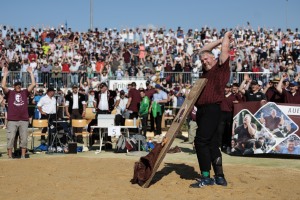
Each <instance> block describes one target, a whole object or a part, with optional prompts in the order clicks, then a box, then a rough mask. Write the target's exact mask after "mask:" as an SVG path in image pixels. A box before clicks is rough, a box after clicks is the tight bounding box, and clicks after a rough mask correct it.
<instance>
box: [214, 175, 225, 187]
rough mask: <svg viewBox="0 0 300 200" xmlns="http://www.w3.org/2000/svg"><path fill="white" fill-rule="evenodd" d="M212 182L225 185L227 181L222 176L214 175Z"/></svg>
mask: <svg viewBox="0 0 300 200" xmlns="http://www.w3.org/2000/svg"><path fill="white" fill-rule="evenodd" d="M214 182H215V184H217V185H221V186H227V181H226V179H225V178H224V177H222V176H214Z"/></svg>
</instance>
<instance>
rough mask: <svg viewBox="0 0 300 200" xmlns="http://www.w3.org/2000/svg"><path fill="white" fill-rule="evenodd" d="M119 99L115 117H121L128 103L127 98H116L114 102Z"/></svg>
mask: <svg viewBox="0 0 300 200" xmlns="http://www.w3.org/2000/svg"><path fill="white" fill-rule="evenodd" d="M119 99H120V103H119V105H118V107H117V113H116V114H117V115H122V113H123V112H124V110H125V109H126V105H127V102H128V98H126V97H124V98H123V99H122V98H120V97H119V96H118V97H117V98H116V100H119Z"/></svg>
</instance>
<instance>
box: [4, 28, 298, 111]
mask: <svg viewBox="0 0 300 200" xmlns="http://www.w3.org/2000/svg"><path fill="white" fill-rule="evenodd" d="M228 30H231V31H232V32H233V35H234V42H233V43H232V45H231V47H230V66H231V71H232V75H231V79H230V83H231V84H233V88H234V87H235V86H236V87H238V86H239V85H240V84H241V83H243V82H242V81H243V78H239V79H238V77H237V76H236V75H235V72H241V73H247V72H250V75H249V76H247V77H246V78H247V80H246V82H248V83H251V81H252V80H254V81H258V84H259V85H260V86H261V87H260V88H259V89H260V90H261V91H262V90H263V89H266V90H267V89H268V88H269V87H270V84H269V83H271V82H272V79H274V80H275V79H276V80H278V79H280V77H282V76H281V75H282V74H285V75H284V76H285V77H286V79H285V82H287V81H288V80H291V81H292V80H293V79H294V77H296V78H298V77H299V76H298V73H299V72H300V57H299V54H300V40H299V36H300V33H299V32H298V29H297V28H296V29H295V30H291V29H287V30H286V31H283V30H282V29H280V28H279V29H277V30H273V29H266V28H260V27H258V28H257V29H254V28H252V27H244V28H234V29H229V28H228V29H227V28H226V29H221V30H217V29H215V28H208V27H202V28H200V29H188V30H183V29H182V28H181V27H178V29H176V30H174V29H171V28H170V29H165V28H127V29H122V30H117V29H116V28H113V29H110V28H105V29H103V30H100V29H98V28H95V29H94V30H88V31H86V32H78V31H73V30H72V29H71V28H67V27H65V26H64V25H61V26H59V27H57V28H54V27H52V28H38V27H31V28H29V29H27V28H23V29H22V28H11V27H9V26H5V25H4V26H1V27H0V52H1V53H0V70H2V69H3V67H7V68H8V70H9V72H10V75H9V77H8V80H7V82H8V86H9V85H10V86H12V85H13V83H14V82H16V81H21V82H22V84H23V85H22V86H23V87H27V86H28V85H29V80H30V79H29V77H28V74H27V68H28V67H31V68H32V69H33V71H34V76H35V80H36V83H37V87H36V88H37V89H36V90H35V92H36V95H38V93H39V92H38V89H39V88H43V87H45V88H48V87H50V86H51V87H55V88H60V89H62V91H65V93H67V89H66V88H70V87H71V86H72V85H74V84H77V85H78V86H80V89H81V90H82V92H84V93H85V94H86V95H87V96H88V95H89V92H90V91H91V90H97V89H98V87H97V86H98V85H99V84H100V83H102V82H105V83H106V84H109V80H110V79H116V80H121V79H132V80H133V81H134V80H136V79H141V80H147V81H150V82H152V83H153V85H155V84H161V85H162V86H163V88H165V90H166V92H167V93H168V95H169V99H170V100H171V102H172V103H170V104H169V107H170V109H169V110H168V112H169V113H172V112H171V110H172V108H175V107H180V106H181V105H180V104H182V103H183V101H184V96H186V94H187V93H188V91H189V89H190V88H191V86H192V85H193V80H194V79H195V78H196V79H197V78H198V77H199V74H201V72H202V64H201V61H200V55H199V52H200V49H201V48H202V47H203V46H204V45H206V44H208V43H210V42H213V41H216V40H218V39H219V38H222V37H223V36H224V33H225V32H226V31H228ZM220 52H221V49H220V47H218V48H215V49H214V50H213V54H214V55H215V57H216V58H217V57H218V55H219V54H220ZM251 73H252V74H251ZM296 81H298V80H296ZM246 82H245V83H246ZM277 82H278V81H277ZM285 82H284V83H285ZM248 87H249V85H248ZM286 87H287V88H288V85H286ZM124 89H125V91H126V89H127V88H124ZM44 91H45V90H44ZM262 92H263V91H262ZM264 93H266V91H264ZM173 114H174V112H173Z"/></svg>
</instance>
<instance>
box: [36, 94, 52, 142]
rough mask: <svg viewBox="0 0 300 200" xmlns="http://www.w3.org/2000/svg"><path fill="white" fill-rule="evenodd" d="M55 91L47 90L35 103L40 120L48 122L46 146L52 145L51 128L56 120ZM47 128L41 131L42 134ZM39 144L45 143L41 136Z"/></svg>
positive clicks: (43, 137)
mask: <svg viewBox="0 0 300 200" xmlns="http://www.w3.org/2000/svg"><path fill="white" fill-rule="evenodd" d="M54 94H55V90H54V88H48V89H47V93H46V95H45V96H43V97H42V98H41V99H40V100H39V102H38V103H37V107H38V110H39V111H40V113H41V119H47V120H48V130H49V131H48V146H50V145H53V141H52V134H53V128H51V126H53V125H54V122H53V121H55V120H56V99H55V97H54ZM46 132H47V128H46V127H45V128H43V129H42V133H46ZM41 142H45V136H44V135H42V136H41Z"/></svg>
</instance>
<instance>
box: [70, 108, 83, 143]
mask: <svg viewBox="0 0 300 200" xmlns="http://www.w3.org/2000/svg"><path fill="white" fill-rule="evenodd" d="M72 119H82V115H81V114H80V112H79V109H72V113H71V126H72ZM75 133H82V128H73V135H74V136H75ZM76 139H77V141H79V142H82V140H83V138H82V135H78V136H77V138H76Z"/></svg>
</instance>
